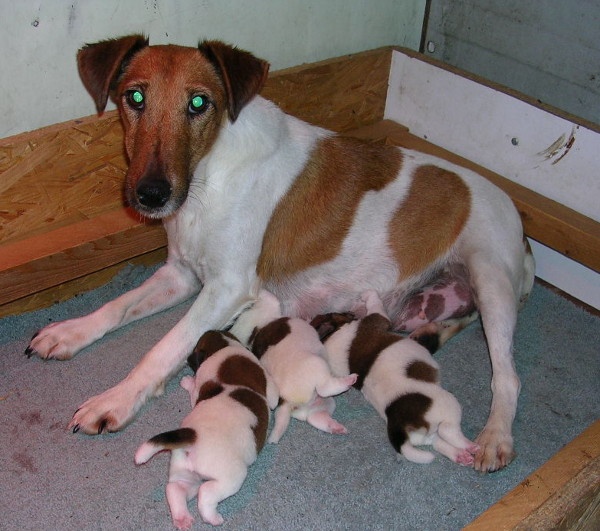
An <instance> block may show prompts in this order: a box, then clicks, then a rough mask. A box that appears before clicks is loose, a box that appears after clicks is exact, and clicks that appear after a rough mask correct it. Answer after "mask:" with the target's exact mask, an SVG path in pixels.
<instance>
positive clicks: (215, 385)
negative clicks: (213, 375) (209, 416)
mask: <svg viewBox="0 0 600 531" xmlns="http://www.w3.org/2000/svg"><path fill="white" fill-rule="evenodd" d="M222 391H223V386H222V385H221V384H220V383H219V382H215V381H214V380H209V381H208V382H204V383H203V384H202V386H201V387H200V390H199V391H198V400H196V404H197V403H198V402H201V401H202V400H208V399H209V398H213V397H215V396H217V395H218V394H219V393H221V392H222Z"/></svg>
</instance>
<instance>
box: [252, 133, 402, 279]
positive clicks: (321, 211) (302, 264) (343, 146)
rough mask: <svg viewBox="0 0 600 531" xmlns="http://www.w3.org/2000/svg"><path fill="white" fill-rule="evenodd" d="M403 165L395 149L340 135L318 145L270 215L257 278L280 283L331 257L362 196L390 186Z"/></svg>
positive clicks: (345, 232) (257, 267) (344, 235)
mask: <svg viewBox="0 0 600 531" xmlns="http://www.w3.org/2000/svg"><path fill="white" fill-rule="evenodd" d="M401 165H402V153H401V152H400V151H399V150H398V149H397V148H395V147H393V146H382V145H376V146H375V145H373V144H370V143H368V142H365V141H362V140H358V139H356V138H346V137H340V136H332V137H328V138H325V139H323V140H320V141H319V142H318V143H317V145H316V146H315V148H314V150H313V152H312V153H311V156H310V158H309V160H308V162H307V164H306V166H305V168H304V170H303V171H302V172H301V173H300V175H298V177H297V178H296V180H295V181H294V183H293V184H292V186H291V188H290V189H289V191H288V192H287V193H286V194H285V195H284V196H283V197H282V198H281V200H280V201H279V203H278V205H277V207H276V208H275V211H274V212H273V215H272V216H271V219H270V221H269V224H268V226H267V230H266V232H265V236H264V239H263V245H262V250H261V254H260V257H259V259H258V263H257V266H256V271H257V273H258V276H259V277H261V278H262V279H263V280H272V279H275V280H278V279H283V278H285V277H289V276H291V275H293V274H294V273H298V272H299V271H302V270H304V269H307V268H308V267H311V266H315V265H317V264H321V263H323V262H326V261H328V260H332V259H333V258H335V257H336V256H337V255H338V254H339V252H340V250H341V247H342V243H343V241H344V239H345V238H346V235H347V234H348V231H349V229H350V227H351V226H352V222H353V221H354V216H355V214H356V209H357V207H358V204H359V203H360V201H361V199H362V198H363V196H364V195H365V194H366V193H367V192H368V191H370V190H381V189H382V188H384V187H385V186H386V185H387V184H389V183H390V182H391V181H393V180H394V179H395V178H396V176H397V174H398V171H399V170H400V167H401Z"/></svg>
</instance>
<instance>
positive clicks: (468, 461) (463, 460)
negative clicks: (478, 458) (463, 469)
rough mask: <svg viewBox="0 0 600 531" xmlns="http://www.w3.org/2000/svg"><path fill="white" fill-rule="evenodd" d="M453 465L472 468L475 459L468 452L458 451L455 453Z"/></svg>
mask: <svg viewBox="0 0 600 531" xmlns="http://www.w3.org/2000/svg"><path fill="white" fill-rule="evenodd" d="M454 462H455V463H458V464H459V465H463V466H472V465H473V463H474V462H475V457H474V456H473V454H472V453H470V452H469V451H468V450H459V451H458V452H457V453H456V458H455V459H454Z"/></svg>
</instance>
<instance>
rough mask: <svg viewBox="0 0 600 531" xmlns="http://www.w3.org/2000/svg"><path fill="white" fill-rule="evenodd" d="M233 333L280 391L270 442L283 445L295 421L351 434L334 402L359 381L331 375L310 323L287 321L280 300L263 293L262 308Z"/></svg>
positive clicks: (249, 313) (244, 316) (256, 308)
mask: <svg viewBox="0 0 600 531" xmlns="http://www.w3.org/2000/svg"><path fill="white" fill-rule="evenodd" d="M231 332H232V333H233V334H235V335H236V337H240V338H241V340H242V341H246V342H247V344H248V346H249V348H250V349H251V350H252V352H253V353H254V355H255V356H256V357H257V358H258V359H259V360H260V363H261V365H262V366H263V367H264V368H265V370H266V371H267V374H269V375H270V376H271V377H272V378H273V381H274V382H275V385H276V386H277V388H278V390H279V405H278V407H277V409H276V411H275V425H274V426H273V429H272V431H271V433H270V435H269V440H268V442H270V443H277V442H279V440H280V439H281V437H282V436H283V434H284V433H285V431H286V429H287V427H288V425H289V422H290V418H291V417H294V418H296V419H298V420H304V421H306V422H308V423H309V424H310V425H311V426H314V427H315V428H317V429H319V430H321V431H324V432H327V433H334V434H337V435H340V434H346V433H348V430H346V428H345V426H343V425H342V424H340V423H339V422H337V421H336V420H335V419H333V418H332V416H331V415H332V414H333V412H334V411H335V400H334V399H333V396H335V395H339V394H340V393H343V392H344V391H347V390H348V389H349V388H350V387H351V386H352V385H353V384H354V383H355V382H356V378H357V375H356V374H349V373H348V374H344V375H342V377H340V378H336V377H334V376H333V375H332V374H331V370H330V368H329V366H328V365H327V362H326V361H325V354H326V352H325V347H324V346H323V343H321V341H320V339H319V335H318V334H317V332H316V330H315V329H314V328H313V327H312V326H311V325H310V324H309V323H308V322H307V321H305V320H303V319H299V318H290V317H283V316H282V315H281V305H280V303H279V301H278V300H277V298H276V297H275V296H274V295H273V294H272V293H269V292H268V291H266V290H261V292H260V293H259V297H258V300H257V301H256V303H255V304H254V305H253V306H252V308H250V309H249V310H247V311H245V312H244V313H243V314H242V315H241V316H240V317H239V319H238V320H237V321H236V323H235V325H234V326H233V328H232V329H231ZM246 338H247V340H246Z"/></svg>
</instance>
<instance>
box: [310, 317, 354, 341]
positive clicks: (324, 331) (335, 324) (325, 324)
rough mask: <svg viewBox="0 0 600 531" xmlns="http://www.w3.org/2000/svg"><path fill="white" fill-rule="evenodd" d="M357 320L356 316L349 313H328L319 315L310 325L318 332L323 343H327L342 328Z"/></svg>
mask: <svg viewBox="0 0 600 531" xmlns="http://www.w3.org/2000/svg"><path fill="white" fill-rule="evenodd" d="M355 320H356V317H355V316H354V314H352V313H349V312H344V313H326V314H323V315H317V316H316V317H315V318H314V319H313V320H312V321H311V322H310V325H311V326H312V327H313V328H314V329H315V330H316V331H317V334H319V339H320V340H321V341H326V340H327V338H328V337H329V336H331V335H332V334H333V333H334V332H337V331H338V330H339V329H340V328H341V327H342V326H344V325H346V324H348V323H351V322H352V321H355Z"/></svg>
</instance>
